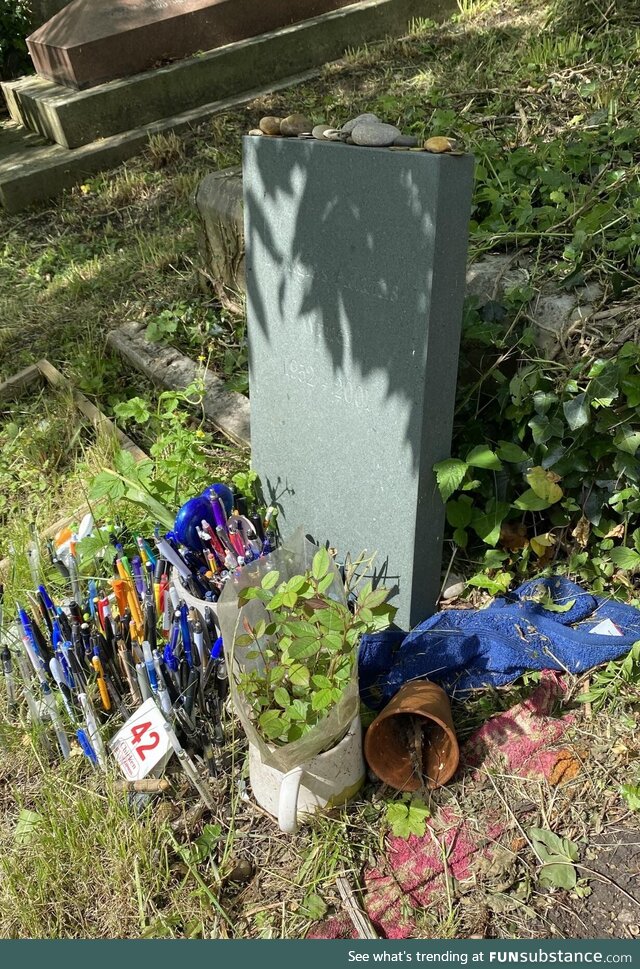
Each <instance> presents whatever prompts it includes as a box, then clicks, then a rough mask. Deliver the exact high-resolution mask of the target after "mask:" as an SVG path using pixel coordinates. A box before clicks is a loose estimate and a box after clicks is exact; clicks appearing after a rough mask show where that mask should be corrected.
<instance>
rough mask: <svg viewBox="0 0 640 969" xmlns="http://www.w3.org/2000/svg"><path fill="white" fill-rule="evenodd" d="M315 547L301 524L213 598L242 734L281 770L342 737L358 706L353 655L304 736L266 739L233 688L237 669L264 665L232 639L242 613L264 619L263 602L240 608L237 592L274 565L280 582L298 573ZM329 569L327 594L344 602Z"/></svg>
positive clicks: (239, 631)
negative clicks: (335, 692)
mask: <svg viewBox="0 0 640 969" xmlns="http://www.w3.org/2000/svg"><path fill="white" fill-rule="evenodd" d="M317 551H318V549H317V546H315V545H313V544H312V543H311V542H309V541H307V540H306V538H305V537H304V529H302V528H299V529H298V531H297V532H295V534H293V535H292V536H291V538H290V539H289V540H288V542H287V543H286V544H285V545H283V546H281V547H280V548H278V549H276V551H275V552H272V553H271V554H270V555H267V556H265V557H264V558H261V559H258V560H257V561H256V562H251V563H250V564H249V565H247V566H245V567H244V568H243V569H242V572H241V573H240V576H239V578H238V579H237V580H232V581H229V582H227V584H226V585H225V587H224V591H223V593H222V595H221V596H220V599H219V600H218V619H219V621H220V628H221V630H222V640H223V643H224V655H225V660H226V662H227V668H228V669H229V673H230V675H229V682H230V688H231V698H232V700H233V705H234V709H235V712H236V714H237V716H238V717H239V719H240V722H241V723H242V726H243V729H244V731H245V733H246V735H247V739H248V740H249V741H250V743H252V744H254V745H255V746H256V747H257V748H258V750H259V751H260V756H261V758H262V761H263V762H264V763H265V764H267V765H268V766H270V767H275V768H276V769H277V770H281V771H283V772H284V773H286V772H287V771H290V770H292V769H293V768H294V767H298V766H299V765H301V764H305V763H306V762H307V761H308V760H310V759H311V758H312V757H315V756H316V755H317V754H320V753H322V752H323V751H325V750H330V749H331V747H333V746H334V745H335V744H337V743H338V742H339V741H340V740H341V739H342V737H344V735H345V734H346V732H347V730H348V729H349V726H350V724H351V721H352V720H353V718H354V717H355V716H356V715H357V714H358V711H359V695H358V664H357V662H355V660H354V664H353V671H352V674H351V678H350V680H349V681H348V683H347V685H346V687H345V690H344V692H343V694H342V697H341V698H340V700H339V701H338V702H337V703H336V704H335V705H334V706H332V707H331V708H330V710H329V711H328V713H327V715H326V716H325V717H324V718H323V719H322V720H320V721H319V722H318V723H317V724H316V725H315V726H314V727H312V728H311V730H309V731H308V733H306V734H305V735H304V737H301V738H300V739H299V740H294V741H292V742H291V743H288V744H284V745H282V746H276V745H275V744H272V743H268V742H267V741H266V740H264V738H263V737H262V735H261V734H260V733H259V732H258V730H257V729H256V727H255V725H254V722H253V719H252V711H251V708H250V706H249V703H248V702H247V700H246V698H245V697H244V696H243V694H242V693H241V692H240V691H239V690H238V688H237V677H238V675H239V674H240V673H242V672H244V671H250V670H255V669H258V670H259V669H262V668H264V664H263V662H262V659H261V657H260V656H258V657H257V658H253V657H252V658H249V657H248V656H247V654H248V653H255V652H256V648H255V645H254V644H252V645H250V646H236V645H235V638H236V636H240V635H242V634H243V633H244V632H245V629H244V628H243V619H245V618H246V619H247V620H248V622H249V623H250V625H251V626H252V627H253V626H255V624H256V623H257V622H259V620H260V619H264V620H265V621H267V622H268V620H269V614H268V613H267V611H266V609H265V607H264V603H262V602H260V600H259V599H251V600H250V601H249V602H248V603H247V604H246V605H245V606H243V607H242V608H239V606H238V595H239V593H240V591H241V590H242V589H245V588H247V587H248V586H253V587H255V588H258V587H259V586H260V584H261V582H262V579H263V577H264V576H265V575H266V574H267V573H268V572H272V571H274V570H277V571H278V572H279V573H280V581H281V582H284V581H287V580H288V579H290V578H292V577H293V576H294V575H301V574H302V573H303V572H306V571H307V570H308V569H310V568H311V563H312V561H313V556H314V555H315V553H316V552H317ZM331 571H332V572H333V575H334V581H333V585H331V586H330V587H329V591H328V593H326V594H327V595H328V596H329V597H330V598H332V599H335V600H336V601H337V602H341V603H342V604H343V605H346V597H345V594H344V586H343V584H342V581H341V579H340V575H339V573H338V570H337V568H336V567H335V565H334V564H333V562H332V563H331Z"/></svg>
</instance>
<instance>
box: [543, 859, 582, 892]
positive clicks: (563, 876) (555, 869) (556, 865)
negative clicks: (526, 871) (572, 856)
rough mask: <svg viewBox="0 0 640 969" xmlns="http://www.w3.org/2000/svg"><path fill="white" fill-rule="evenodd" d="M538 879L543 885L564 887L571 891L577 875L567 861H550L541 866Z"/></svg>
mask: <svg viewBox="0 0 640 969" xmlns="http://www.w3.org/2000/svg"><path fill="white" fill-rule="evenodd" d="M538 880H539V882H540V885H542V886H543V887H549V888H564V889H565V890H566V891H571V889H572V888H575V885H576V882H577V880H578V875H577V872H576V870H575V868H574V866H573V865H571V864H569V862H563V861H559V862H550V863H549V864H546V865H543V866H542V868H541V869H540V875H539V879H538Z"/></svg>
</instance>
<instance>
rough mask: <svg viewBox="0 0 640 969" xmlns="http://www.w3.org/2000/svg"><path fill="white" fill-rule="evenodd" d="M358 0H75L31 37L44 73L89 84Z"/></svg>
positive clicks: (61, 81)
mask: <svg viewBox="0 0 640 969" xmlns="http://www.w3.org/2000/svg"><path fill="white" fill-rule="evenodd" d="M351 2H353V0H295V2H288V0H72V2H71V3H69V4H68V5H67V6H66V7H64V9H62V10H61V11H60V12H59V13H57V14H56V15H55V16H53V17H52V18H51V19H50V20H49V21H47V23H45V24H43V25H42V27H39V28H38V30H36V31H34V32H33V33H32V34H31V35H30V36H29V37H28V38H27V46H28V48H29V52H30V54H31V57H32V59H33V64H34V67H35V69H36V71H37V73H38V74H40V75H41V76H42V77H46V78H48V79H49V80H52V81H56V82H57V83H58V84H64V85H67V86H69V87H73V88H77V89H84V88H87V87H93V86H94V85H96V84H102V83H103V82H105V81H111V80H114V79H115V78H118V77H128V76H130V75H132V74H137V73H139V72H140V71H145V70H148V69H150V68H152V67H158V66H160V65H161V64H166V63H169V62H170V61H173V60H177V59H179V58H182V57H188V56H190V55H192V54H196V53H197V52H198V51H207V50H212V49H214V48H216V47H222V46H223V45H224V44H231V43H233V42H235V41H239V40H244V39H246V38H248V37H256V36H257V35H258V34H263V33H266V32H268V31H271V30H276V29H277V28H279V27H285V26H288V25H289V24H293V23H298V22H300V21H302V20H307V19H309V18H311V17H316V16H318V15H320V14H323V13H326V12H327V11H329V10H335V9H337V8H339V7H344V6H347V5H348V4H349V3H351Z"/></svg>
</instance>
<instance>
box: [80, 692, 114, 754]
mask: <svg viewBox="0 0 640 969" xmlns="http://www.w3.org/2000/svg"><path fill="white" fill-rule="evenodd" d="M78 699H79V701H80V706H81V707H82V714H83V716H84V722H85V723H86V725H87V731H88V733H89V742H90V744H91V746H92V748H93V750H94V752H95V755H96V759H97V761H98V764H99V766H100V767H101V768H102V770H106V769H107V752H106V750H105V749H104V744H103V743H102V737H101V736H100V729H99V727H98V723H97V720H96V715H95V711H94V709H93V705H92V703H91V700H90V699H89V697H88V696H87V694H86V693H78Z"/></svg>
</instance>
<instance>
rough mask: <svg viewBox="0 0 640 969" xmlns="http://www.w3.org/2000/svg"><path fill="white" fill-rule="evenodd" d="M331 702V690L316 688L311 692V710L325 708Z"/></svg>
mask: <svg viewBox="0 0 640 969" xmlns="http://www.w3.org/2000/svg"><path fill="white" fill-rule="evenodd" d="M332 703H333V696H332V692H331V690H318V691H317V692H316V693H312V694H311V707H312V709H313V710H326V708H327V707H328V706H331V704H332Z"/></svg>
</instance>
